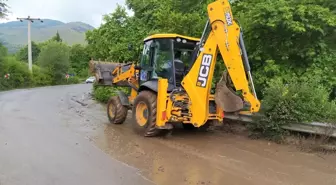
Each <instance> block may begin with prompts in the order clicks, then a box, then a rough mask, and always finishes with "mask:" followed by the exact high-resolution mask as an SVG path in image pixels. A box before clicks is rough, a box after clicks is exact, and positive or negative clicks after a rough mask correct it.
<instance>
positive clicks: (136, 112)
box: [132, 90, 161, 137]
mask: <svg viewBox="0 0 336 185" xmlns="http://www.w3.org/2000/svg"><path fill="white" fill-rule="evenodd" d="M156 98H157V95H156V93H153V92H152V91H147V90H146V91H141V92H140V93H139V94H138V96H137V97H136V98H135V100H134V104H133V110H132V119H133V120H132V123H133V128H134V131H135V132H137V133H139V134H141V135H144V136H145V137H153V136H157V135H159V134H160V133H161V130H160V129H158V128H156V113H157V112H156V103H157V100H156Z"/></svg>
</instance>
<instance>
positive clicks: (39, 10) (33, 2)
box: [1, 0, 125, 27]
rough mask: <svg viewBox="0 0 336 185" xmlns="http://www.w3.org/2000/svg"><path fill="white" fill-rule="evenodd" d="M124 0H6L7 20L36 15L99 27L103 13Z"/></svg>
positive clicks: (109, 11) (106, 12) (121, 3)
mask: <svg viewBox="0 0 336 185" xmlns="http://www.w3.org/2000/svg"><path fill="white" fill-rule="evenodd" d="M124 2H125V0H8V1H7V5H8V6H9V8H10V11H11V14H10V15H9V16H8V20H2V21H1V22H8V21H13V20H16V18H17V17H27V16H28V15H30V17H34V18H35V17H37V18H41V19H54V20H59V21H62V22H65V23H67V22H73V21H81V22H84V23H88V24H90V25H92V26H94V27H99V25H100V24H101V22H102V16H103V15H104V14H108V13H112V12H113V10H114V9H115V8H116V7H117V4H120V5H124Z"/></svg>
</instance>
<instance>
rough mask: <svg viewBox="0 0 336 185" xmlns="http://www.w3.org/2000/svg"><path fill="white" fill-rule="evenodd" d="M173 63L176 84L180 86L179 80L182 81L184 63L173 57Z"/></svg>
mask: <svg viewBox="0 0 336 185" xmlns="http://www.w3.org/2000/svg"><path fill="white" fill-rule="evenodd" d="M174 65H175V79H176V86H177V87H180V86H181V82H182V80H183V77H184V71H185V65H184V63H183V62H182V61H181V60H179V59H175V60H174Z"/></svg>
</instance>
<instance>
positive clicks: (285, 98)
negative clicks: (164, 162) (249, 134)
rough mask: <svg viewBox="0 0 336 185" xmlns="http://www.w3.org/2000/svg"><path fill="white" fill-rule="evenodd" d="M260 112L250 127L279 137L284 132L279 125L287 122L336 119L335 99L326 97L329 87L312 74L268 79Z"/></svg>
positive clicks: (274, 137)
mask: <svg viewBox="0 0 336 185" xmlns="http://www.w3.org/2000/svg"><path fill="white" fill-rule="evenodd" d="M261 113H262V116H261V117H260V118H258V119H257V120H256V123H255V124H251V125H249V128H250V129H251V131H254V132H256V133H257V134H262V135H264V136H266V137H268V138H272V139H278V137H279V136H280V135H281V134H282V133H283V130H282V128H281V127H282V126H284V125H287V124H292V123H309V122H312V121H318V122H328V123H336V114H335V113H336V103H335V101H329V92H328V90H327V89H326V88H325V87H323V86H322V85H320V82H319V81H317V80H314V79H313V78H311V79H310V80H300V79H297V78H294V79H293V80H292V81H291V82H290V83H288V84H284V83H283V82H282V80H281V79H273V80H271V81H270V83H269V87H268V88H266V89H265V92H264V99H263V101H262V111H261Z"/></svg>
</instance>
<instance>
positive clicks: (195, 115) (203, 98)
mask: <svg viewBox="0 0 336 185" xmlns="http://www.w3.org/2000/svg"><path fill="white" fill-rule="evenodd" d="M207 10H208V17H209V21H208V29H210V31H209V32H208V35H207V36H202V38H201V39H199V38H193V37H188V36H183V35H178V34H155V35H151V36H149V37H147V38H145V39H144V43H145V46H146V44H147V43H149V42H151V41H155V40H157V39H182V40H185V41H190V42H195V43H196V42H197V44H199V46H200V48H199V50H198V53H197V57H196V58H195V61H193V63H192V64H191V66H190V69H189V70H188V71H187V73H186V74H185V75H184V77H183V79H182V81H181V82H180V83H181V84H180V87H179V88H177V87H175V90H176V89H178V90H177V91H178V92H177V91H175V90H173V91H170V90H169V85H170V84H169V80H168V79H166V78H163V77H158V79H157V90H151V91H153V95H154V94H155V96H156V107H155V109H156V119H155V120H156V123H155V127H156V128H158V129H165V128H167V127H166V126H167V124H173V123H184V124H192V125H194V126H195V127H201V126H203V125H204V124H206V123H207V122H208V121H209V120H218V121H222V120H223V118H224V111H225V110H224V107H225V106H226V105H225V106H224V107H223V106H221V104H220V103H218V101H216V95H215V94H212V93H211V88H213V87H212V86H213V84H212V81H213V77H214V71H215V65H216V62H218V61H217V55H218V54H220V55H221V57H222V59H223V61H224V64H225V66H226V69H227V72H228V75H229V76H230V79H231V81H232V84H233V86H234V88H235V90H236V91H241V92H242V97H241V98H242V99H243V100H244V101H245V102H248V103H249V104H250V107H249V112H250V113H254V112H258V111H259V109H260V102H259V100H258V99H257V97H256V95H255V92H252V91H251V90H250V89H251V88H250V85H251V84H249V79H248V74H247V72H249V71H248V70H247V68H246V66H244V65H246V64H244V61H243V59H242V55H243V51H244V49H245V48H242V45H240V44H241V43H240V41H241V40H240V37H241V33H240V31H241V30H240V27H239V25H237V23H236V22H235V21H234V19H233V16H232V12H231V7H230V4H229V2H228V0H216V1H215V2H213V3H210V4H209V5H208V8H207ZM203 34H204V33H203ZM144 51H145V50H144ZM143 60H144V59H143ZM151 60H152V59H151ZM141 71H142V69H137V68H136V66H135V65H134V64H132V65H131V67H130V68H129V69H128V70H127V71H122V66H120V67H117V68H116V69H114V70H113V71H112V75H114V78H113V83H114V84H116V83H118V82H120V81H128V83H129V84H130V86H131V87H132V90H131V94H130V96H129V97H128V99H129V102H130V104H133V102H134V100H135V99H136V98H137V96H138V95H139V94H140V93H141V91H142V90H144V89H145V90H149V89H148V88H142V84H141V80H140V77H139V75H140V76H141ZM251 80H252V79H250V82H251ZM252 86H253V82H252ZM253 90H254V87H253ZM234 96H236V95H234ZM231 97H232V96H231ZM237 97H238V96H237ZM225 102H227V101H225ZM182 105H183V106H182ZM237 107H239V106H237ZM152 109H153V108H152ZM210 109H211V110H210ZM135 110H137V109H133V111H135ZM141 110H145V108H143V107H142V109H141ZM135 114H143V112H141V113H135Z"/></svg>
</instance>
